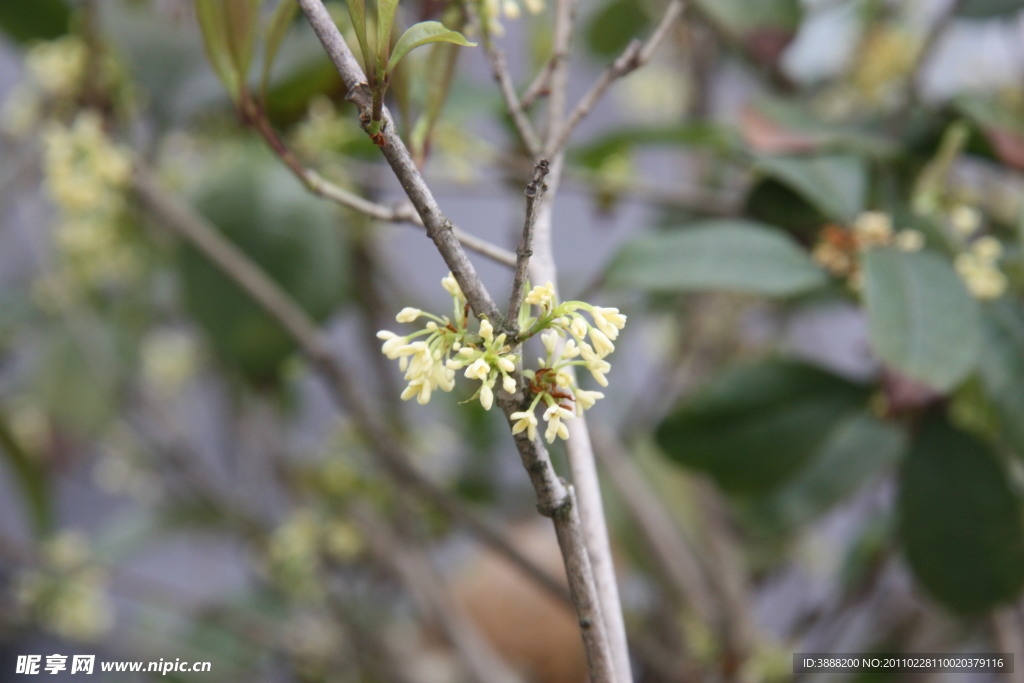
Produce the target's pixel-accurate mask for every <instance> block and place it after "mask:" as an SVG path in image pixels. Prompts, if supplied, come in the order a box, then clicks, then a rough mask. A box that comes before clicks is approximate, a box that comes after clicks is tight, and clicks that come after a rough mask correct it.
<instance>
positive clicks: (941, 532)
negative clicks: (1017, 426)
mask: <svg viewBox="0 0 1024 683" xmlns="http://www.w3.org/2000/svg"><path fill="white" fill-rule="evenodd" d="M898 510H899V514H900V535H901V538H902V541H903V547H904V551H905V553H906V556H907V561H908V562H909V563H910V567H911V569H912V570H913V571H914V574H915V575H916V577H917V580H918V581H920V582H921V584H922V585H923V586H924V587H925V588H926V589H927V590H928V592H929V593H931V594H932V595H933V596H934V597H935V598H937V599H938V600H939V601H940V602H942V603H943V604H944V605H946V606H947V607H949V608H950V609H952V610H954V611H956V612H960V613H968V614H971V613H980V612H984V611H987V610H989V609H991V608H992V607H994V606H996V605H998V604H999V603H1002V602H1005V601H1008V600H1012V599H1014V598H1015V597H1016V596H1017V595H1019V593H1020V590H1021V587H1022V585H1024V525H1022V516H1021V512H1022V509H1021V505H1020V500H1019V499H1018V497H1017V496H1016V495H1015V494H1014V493H1013V491H1012V489H1011V487H1010V483H1009V481H1008V480H1007V474H1006V472H1005V470H1004V467H1003V465H1002V463H1001V462H1000V461H999V460H998V458H997V457H996V456H995V454H994V453H993V452H992V451H991V450H990V449H989V448H988V447H987V446H986V445H985V444H984V443H982V442H980V441H978V440H976V439H974V438H973V437H971V436H969V435H967V434H965V433H964V432H961V431H959V430H957V429H955V428H953V427H952V426H950V425H949V424H948V423H947V422H946V421H945V420H943V419H940V418H937V417H933V418H931V419H930V420H929V421H928V422H926V423H925V425H924V427H923V429H922V431H921V433H920V435H919V436H918V438H917V440H916V441H915V443H914V444H913V446H912V448H911V451H910V455H909V457H908V458H907V460H906V462H905V463H904V466H903V469H902V473H901V477H900V492H899V500H898Z"/></svg>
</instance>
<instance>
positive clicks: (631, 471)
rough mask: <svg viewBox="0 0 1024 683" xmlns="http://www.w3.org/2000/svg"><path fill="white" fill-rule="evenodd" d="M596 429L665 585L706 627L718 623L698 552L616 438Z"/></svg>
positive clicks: (601, 454)
mask: <svg viewBox="0 0 1024 683" xmlns="http://www.w3.org/2000/svg"><path fill="white" fill-rule="evenodd" d="M593 429H594V434H595V436H596V437H597V447H596V448H595V449H594V452H595V453H596V455H597V457H598V459H599V460H600V461H601V464H602V465H603V466H604V468H605V470H607V472H608V475H609V476H608V478H609V480H610V481H611V482H612V485H613V486H614V487H615V490H616V491H617V492H618V493H619V497H620V498H621V499H622V502H623V504H624V505H625V506H626V509H627V510H628V511H629V514H630V516H631V517H632V518H633V520H634V521H635V522H636V525H637V528H638V530H639V531H640V534H641V536H642V537H643V540H644V542H645V543H646V544H647V546H648V548H650V550H651V552H652V553H653V554H654V556H655V557H656V558H657V562H656V563H655V565H656V566H657V568H658V570H659V572H660V573H661V575H662V578H663V579H664V581H665V585H666V586H668V587H669V588H670V589H671V590H673V591H674V592H675V593H676V596H677V598H678V600H679V604H680V605H681V606H683V607H687V608H690V609H693V611H694V612H695V613H696V614H697V616H698V617H699V618H700V619H701V620H702V621H704V622H706V623H713V622H715V621H716V619H715V612H716V610H715V607H714V605H713V604H712V602H711V600H710V597H709V594H710V590H709V586H708V584H707V579H706V577H705V576H704V575H703V572H702V569H701V567H700V564H699V563H698V562H697V560H696V558H695V557H694V551H693V550H692V549H691V548H688V547H687V545H686V543H685V542H684V541H683V538H682V533H681V531H680V530H679V529H678V528H677V527H676V525H675V523H674V522H673V521H672V519H671V518H670V517H669V515H668V514H667V512H666V510H665V507H664V506H663V505H661V504H660V502H659V501H658V496H657V495H656V494H655V493H654V492H653V491H652V490H651V487H650V485H649V484H648V483H647V481H646V480H645V478H644V476H643V474H641V473H640V471H639V469H638V468H637V466H636V463H635V462H634V461H633V458H632V456H631V455H630V454H629V453H628V452H626V450H625V448H624V446H623V445H622V443H621V442H620V441H619V440H618V438H617V437H616V436H615V434H614V433H613V432H612V431H611V430H610V429H608V428H606V427H602V426H598V427H594V428H593Z"/></svg>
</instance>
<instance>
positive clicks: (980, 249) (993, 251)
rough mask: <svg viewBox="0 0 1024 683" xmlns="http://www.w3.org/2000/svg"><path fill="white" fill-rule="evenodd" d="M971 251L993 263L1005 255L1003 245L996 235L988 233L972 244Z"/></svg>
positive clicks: (983, 259)
mask: <svg viewBox="0 0 1024 683" xmlns="http://www.w3.org/2000/svg"><path fill="white" fill-rule="evenodd" d="M971 251H972V252H974V253H975V254H976V255H977V257H978V258H979V259H981V260H982V261H987V262H989V263H993V262H995V261H998V260H999V257H1000V256H1002V255H1003V245H1002V243H1001V242H1000V241H999V240H997V239H996V238H995V237H992V236H991V235H986V236H985V237H979V238H978V239H976V240H975V241H974V242H973V243H972V244H971Z"/></svg>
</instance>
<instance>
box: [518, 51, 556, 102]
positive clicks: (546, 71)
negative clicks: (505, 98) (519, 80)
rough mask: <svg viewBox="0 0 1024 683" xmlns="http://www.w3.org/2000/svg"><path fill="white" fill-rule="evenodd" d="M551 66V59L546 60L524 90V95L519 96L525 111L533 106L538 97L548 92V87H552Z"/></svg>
mask: <svg viewBox="0 0 1024 683" xmlns="http://www.w3.org/2000/svg"><path fill="white" fill-rule="evenodd" d="M551 66H552V62H551V60H548V61H547V62H545V63H544V66H543V67H542V68H541V70H540V71H538V72H537V75H536V76H534V78H533V80H532V81H531V82H530V84H529V85H528V86H526V90H524V91H523V96H522V97H521V98H519V104H520V106H522V108H523V111H529V109H530V107H532V106H533V105H534V103H535V102H536V101H537V100H538V99H540V98H541V97H544V96H546V95H547V94H548V88H550V87H551Z"/></svg>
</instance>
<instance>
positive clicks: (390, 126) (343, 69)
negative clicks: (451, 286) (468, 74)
mask: <svg viewBox="0 0 1024 683" xmlns="http://www.w3.org/2000/svg"><path fill="white" fill-rule="evenodd" d="M298 2H299V6H300V7H301V8H302V11H303V12H304V13H305V15H306V17H307V18H308V19H309V23H310V25H311V26H312V27H313V31H314V32H315V33H316V35H317V38H319V39H320V42H321V43H322V44H323V46H324V49H325V50H326V51H327V55H328V57H330V59H331V62H333V63H334V67H335V69H337V71H338V74H339V75H340V76H341V79H342V81H343V82H344V84H345V87H346V88H348V99H350V100H351V101H352V102H353V103H354V104H355V105H356V107H358V108H359V112H360V118H361V119H364V120H367V121H368V120H369V118H368V117H367V114H369V113H370V112H371V109H372V102H371V98H370V93H369V90H368V88H367V87H366V84H365V81H366V77H365V76H364V75H363V71H362V69H361V68H360V67H359V63H358V62H357V61H356V58H355V56H354V55H353V54H352V51H351V50H350V49H349V47H348V44H346V43H345V39H344V38H343V37H342V35H341V32H340V31H338V27H337V26H335V24H334V20H332V19H331V16H330V14H328V13H327V9H326V8H325V7H324V5H323V2H322V1H321V0H298ZM382 120H383V129H382V135H383V144H382V145H380V149H381V152H382V153H383V154H384V158H385V159H386V160H387V162H388V164H389V165H390V166H391V170H392V171H393V172H394V174H395V176H396V177H397V178H398V181H399V182H400V183H401V184H402V189H404V190H405V193H406V195H408V197H409V199H410V201H412V205H413V207H414V208H415V209H416V213H417V214H419V217H420V218H421V219H422V221H423V227H424V228H426V230H427V235H428V236H429V237H430V239H431V240H433V241H434V245H435V246H436V247H437V250H438V252H440V254H441V258H443V259H444V262H445V263H446V264H447V265H448V269H449V270H451V272H452V275H454V276H455V280H456V281H457V282H458V283H459V286H460V287H461V288H462V291H463V293H464V294H465V295H466V299H468V300H469V304H470V306H471V307H472V308H473V312H474V313H476V315H477V316H481V317H486V318H488V319H490V320H491V321H492V322H495V323H502V324H503V322H504V320H503V318H502V316H501V313H500V312H499V311H498V305H497V304H496V303H495V302H494V299H493V298H492V297H491V295H490V293H489V292H488V291H487V289H486V288H485V287H484V285H483V282H482V281H481V280H480V277H479V276H478V275H477V272H476V268H474V267H473V264H472V262H470V260H469V257H468V256H466V252H465V251H464V250H463V249H462V245H461V244H459V241H458V239H457V238H456V237H455V234H454V231H453V226H452V222H451V221H450V220H448V218H447V217H446V216H445V215H444V213H443V212H442V211H441V207H440V206H439V205H438V203H437V200H436V199H434V195H433V194H432V193H431V191H430V188H429V187H427V184H426V182H425V181H424V180H423V176H422V175H421V174H420V172H419V169H417V168H416V164H415V162H414V161H413V159H412V155H410V154H409V150H408V149H406V147H405V143H404V142H403V141H402V138H401V137H400V136H399V135H398V130H397V128H398V127H397V126H396V125H395V124H394V121H393V120H392V118H391V114H390V112H388V111H387V109H386V108H385V109H384V110H383V119H382Z"/></svg>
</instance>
